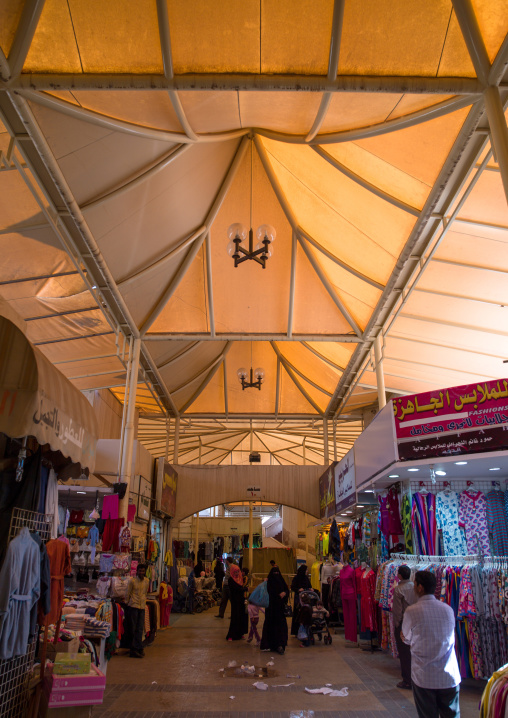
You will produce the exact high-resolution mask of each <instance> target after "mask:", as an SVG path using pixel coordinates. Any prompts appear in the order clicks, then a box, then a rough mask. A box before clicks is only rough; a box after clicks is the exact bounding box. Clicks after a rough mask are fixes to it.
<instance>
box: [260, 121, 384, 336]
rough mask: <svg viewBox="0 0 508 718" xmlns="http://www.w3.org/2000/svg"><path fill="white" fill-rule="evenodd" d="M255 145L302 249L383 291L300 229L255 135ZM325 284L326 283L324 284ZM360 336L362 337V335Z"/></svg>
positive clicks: (379, 286) (313, 264)
mask: <svg viewBox="0 0 508 718" xmlns="http://www.w3.org/2000/svg"><path fill="white" fill-rule="evenodd" d="M254 143H255V145H256V149H257V151H258V155H259V158H260V160H261V163H262V164H263V167H264V169H265V172H266V175H267V177H268V179H269V181H270V184H271V185H272V187H273V191H274V192H275V196H276V197H277V199H278V200H279V204H280V206H281V207H282V210H283V212H284V214H285V215H286V219H287V220H288V222H289V224H290V225H291V228H292V229H293V231H294V233H295V234H296V236H297V238H298V241H299V242H300V244H301V245H302V247H303V246H304V243H305V240H308V241H309V242H310V243H311V244H313V245H314V246H315V247H316V249H319V251H321V252H322V253H323V254H326V255H327V256H328V257H329V258H330V259H332V260H333V261H334V262H336V263H337V264H339V265H340V266H341V267H342V268H343V269H345V270H346V271H348V272H350V273H351V274H354V275H355V277H358V278H359V279H362V280H363V281H365V282H368V283H369V284H373V286H376V287H377V288H378V289H383V287H382V286H381V285H379V284H378V283H377V282H375V283H374V281H375V280H373V279H370V278H368V277H366V276H365V275H363V274H362V273H361V272H358V271H357V270H356V269H353V268H352V267H350V266H349V265H348V264H346V263H345V262H342V261H341V260H340V259H338V258H337V257H335V256H334V255H333V254H331V253H330V252H328V251H327V250H325V249H324V248H323V247H321V245H320V244H318V242H316V241H315V240H313V239H311V237H310V236H309V235H308V234H307V233H306V232H305V231H304V230H303V229H302V228H301V227H300V225H299V224H298V221H297V219H296V217H295V215H294V213H293V210H292V209H291V207H290V205H289V202H288V200H287V198H286V195H285V194H284V191H283V189H282V187H281V185H280V182H279V180H278V179H277V177H276V176H275V172H274V171H273V168H272V166H271V164H270V160H269V159H268V154H267V152H266V150H265V148H264V147H263V144H262V143H261V141H260V140H259V138H258V136H257V135H254ZM304 249H305V248H304ZM310 261H311V264H312V266H313V267H314V269H315V262H314V258H312V260H310ZM316 271H317V270H316ZM320 278H321V277H320ZM321 281H323V280H321ZM326 281H327V280H326ZM323 283H325V282H323ZM325 286H326V285H325ZM333 294H334V295H335V292H333ZM336 298H337V297H336ZM332 299H333V296H332ZM334 301H335V299H334ZM339 301H340V300H339ZM341 311H342V310H341ZM345 311H346V312H347V310H345ZM344 316H346V315H344ZM346 318H347V317H346ZM348 321H349V319H348ZM351 326H353V325H351ZM355 332H356V330H355ZM356 333H357V332H356ZM360 335H361V333H360ZM360 335H358V336H360Z"/></svg>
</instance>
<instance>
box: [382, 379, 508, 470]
mask: <svg viewBox="0 0 508 718" xmlns="http://www.w3.org/2000/svg"><path fill="white" fill-rule="evenodd" d="M392 403H393V412H394V420H395V432H396V436H397V443H398V449H399V458H400V459H401V460H403V461H404V460H410V459H411V460H412V459H420V458H425V457H430V456H449V455H453V454H463V453H475V452H483V451H494V450H500V449H505V448H508V380H507V379H499V380H497V381H487V382H480V383H478V384H465V385H464V386H455V387H452V388H449V389H442V390H440V391H433V392H425V393H422V394H413V395H411V396H404V397H400V398H397V399H394V400H393V402H392Z"/></svg>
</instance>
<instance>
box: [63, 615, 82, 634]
mask: <svg viewBox="0 0 508 718" xmlns="http://www.w3.org/2000/svg"><path fill="white" fill-rule="evenodd" d="M85 620H86V617H85V615H84V614H83V613H71V614H69V615H67V616H65V628H67V629H68V630H69V631H83V630H84V628H85Z"/></svg>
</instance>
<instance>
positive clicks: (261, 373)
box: [236, 367, 265, 391]
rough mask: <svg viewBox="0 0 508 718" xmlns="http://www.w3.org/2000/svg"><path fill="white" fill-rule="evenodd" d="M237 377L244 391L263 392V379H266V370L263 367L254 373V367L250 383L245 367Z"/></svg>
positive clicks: (239, 370)
mask: <svg viewBox="0 0 508 718" xmlns="http://www.w3.org/2000/svg"><path fill="white" fill-rule="evenodd" d="M236 375H237V377H238V379H239V381H240V384H241V385H242V391H243V390H244V389H259V390H261V384H262V383H263V379H264V378H265V370H264V369H262V368H261V367H258V368H257V369H254V371H252V367H251V368H250V381H247V376H248V373H247V369H245V368H244V367H241V368H240V369H238V371H237V372H236ZM254 377H256V381H254Z"/></svg>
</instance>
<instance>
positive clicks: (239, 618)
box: [226, 563, 249, 641]
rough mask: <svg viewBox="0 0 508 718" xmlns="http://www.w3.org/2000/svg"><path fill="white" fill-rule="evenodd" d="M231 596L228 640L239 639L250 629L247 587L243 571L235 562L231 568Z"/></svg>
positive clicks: (229, 583)
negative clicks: (246, 608) (246, 599)
mask: <svg viewBox="0 0 508 718" xmlns="http://www.w3.org/2000/svg"><path fill="white" fill-rule="evenodd" d="M228 586H229V596H230V601H231V622H230V624H229V631H228V635H227V636H226V638H227V640H228V641H239V640H240V639H241V638H243V636H244V635H245V634H246V633H248V630H249V616H248V614H247V612H246V610H245V587H244V582H243V573H242V572H241V571H240V568H239V567H238V566H236V565H235V564H234V563H232V564H231V566H230V568H229V579H228Z"/></svg>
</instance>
